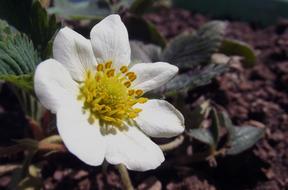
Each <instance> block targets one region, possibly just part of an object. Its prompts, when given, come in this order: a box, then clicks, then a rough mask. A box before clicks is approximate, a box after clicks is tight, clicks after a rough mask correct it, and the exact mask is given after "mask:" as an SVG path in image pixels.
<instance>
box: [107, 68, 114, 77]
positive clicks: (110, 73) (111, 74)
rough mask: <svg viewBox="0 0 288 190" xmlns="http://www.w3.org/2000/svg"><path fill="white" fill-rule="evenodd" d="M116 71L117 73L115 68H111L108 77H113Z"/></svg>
mask: <svg viewBox="0 0 288 190" xmlns="http://www.w3.org/2000/svg"><path fill="white" fill-rule="evenodd" d="M114 73H115V69H110V70H109V71H108V72H107V76H108V77H113V76H114Z"/></svg>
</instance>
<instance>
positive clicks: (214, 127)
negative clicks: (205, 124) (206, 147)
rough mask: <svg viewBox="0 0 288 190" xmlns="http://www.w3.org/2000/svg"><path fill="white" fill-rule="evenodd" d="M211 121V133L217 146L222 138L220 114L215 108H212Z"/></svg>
mask: <svg viewBox="0 0 288 190" xmlns="http://www.w3.org/2000/svg"><path fill="white" fill-rule="evenodd" d="M211 119H212V123H211V126H210V128H209V129H210V131H211V134H212V137H213V140H214V144H215V145H217V144H218V142H219V137H220V122H219V118H218V113H217V111H216V109H215V108H212V111H211Z"/></svg>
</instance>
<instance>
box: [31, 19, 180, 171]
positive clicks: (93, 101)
mask: <svg viewBox="0 0 288 190" xmlns="http://www.w3.org/2000/svg"><path fill="white" fill-rule="evenodd" d="M90 38H91V39H90V40H88V39H86V38H84V37H83V36H81V35H80V34H78V33H76V32H75V31H73V30H71V29H69V28H68V27H65V28H63V29H61V30H60V31H59V32H58V34H57V36H56V38H55V41H54V43H53V57H54V59H48V60H46V61H44V62H42V63H40V64H39V65H38V66H37V69H36V72H35V77H34V85H35V92H36V95H37V97H38V98H39V100H40V102H41V103H42V104H43V106H44V107H46V108H47V109H49V110H51V112H53V113H55V114H56V117H57V129H58V132H59V134H60V136H61V138H62V139H63V142H64V144H65V146H66V147H67V149H68V150H69V151H70V152H71V153H72V154H74V155H75V156H76V157H78V158H79V159H80V160H82V161H83V162H85V163H87V164H89V165H93V166H98V165H100V164H102V162H103V161H104V159H105V160H106V161H107V162H108V163H111V164H120V163H121V164H124V165H125V166H126V167H127V168H128V169H131V170H138V171H145V170H150V169H154V168H156V167H158V166H159V165H160V164H161V163H162V162H163V161H164V156H163V152H162V151H161V149H160V148H159V146H158V145H156V144H155V143H154V142H153V141H152V140H151V139H150V138H149V137H148V136H150V137H173V136H176V135H179V134H180V133H182V132H183V130H184V118H183V116H182V114H181V113H180V112H179V111H178V110H177V109H175V108H174V107H173V106H172V105H171V104H169V103H168V102H167V101H164V100H157V99H148V98H146V97H145V93H146V92H148V91H150V90H153V89H155V88H157V87H160V86H162V85H163V84H165V83H166V82H167V81H168V80H170V79H171V78H172V77H173V76H174V75H175V74H176V73H177V72H178V68H177V67H176V66H173V65H171V64H168V63H165V62H156V63H138V64H135V65H133V66H131V67H129V63H130V52H131V50H130V45H129V40H128V33H127V30H126V27H125V26H124V24H123V23H122V21H121V19H120V17H119V16H118V15H110V16H108V17H106V18H105V19H103V20H102V21H101V22H99V23H98V24H97V25H95V26H94V27H93V28H92V30H91V33H90Z"/></svg>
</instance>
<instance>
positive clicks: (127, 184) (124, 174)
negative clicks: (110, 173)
mask: <svg viewBox="0 0 288 190" xmlns="http://www.w3.org/2000/svg"><path fill="white" fill-rule="evenodd" d="M116 167H117V169H118V171H119V173H120V176H121V180H122V183H123V185H124V189H126V190H133V189H134V187H133V185H132V182H131V179H130V177H129V173H128V171H127V169H126V167H125V166H124V165H123V164H118V165H117V166H116Z"/></svg>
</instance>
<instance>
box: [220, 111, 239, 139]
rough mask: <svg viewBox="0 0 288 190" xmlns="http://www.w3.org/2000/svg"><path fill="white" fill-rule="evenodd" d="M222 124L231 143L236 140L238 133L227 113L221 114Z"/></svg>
mask: <svg viewBox="0 0 288 190" xmlns="http://www.w3.org/2000/svg"><path fill="white" fill-rule="evenodd" d="M220 123H221V125H222V126H223V127H225V128H226V129H227V130H228V138H229V139H228V141H229V142H231V139H235V138H236V136H235V135H236V131H235V127H234V125H233V123H232V121H231V119H230V117H229V115H228V114H227V112H226V111H222V112H221V114H220Z"/></svg>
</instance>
